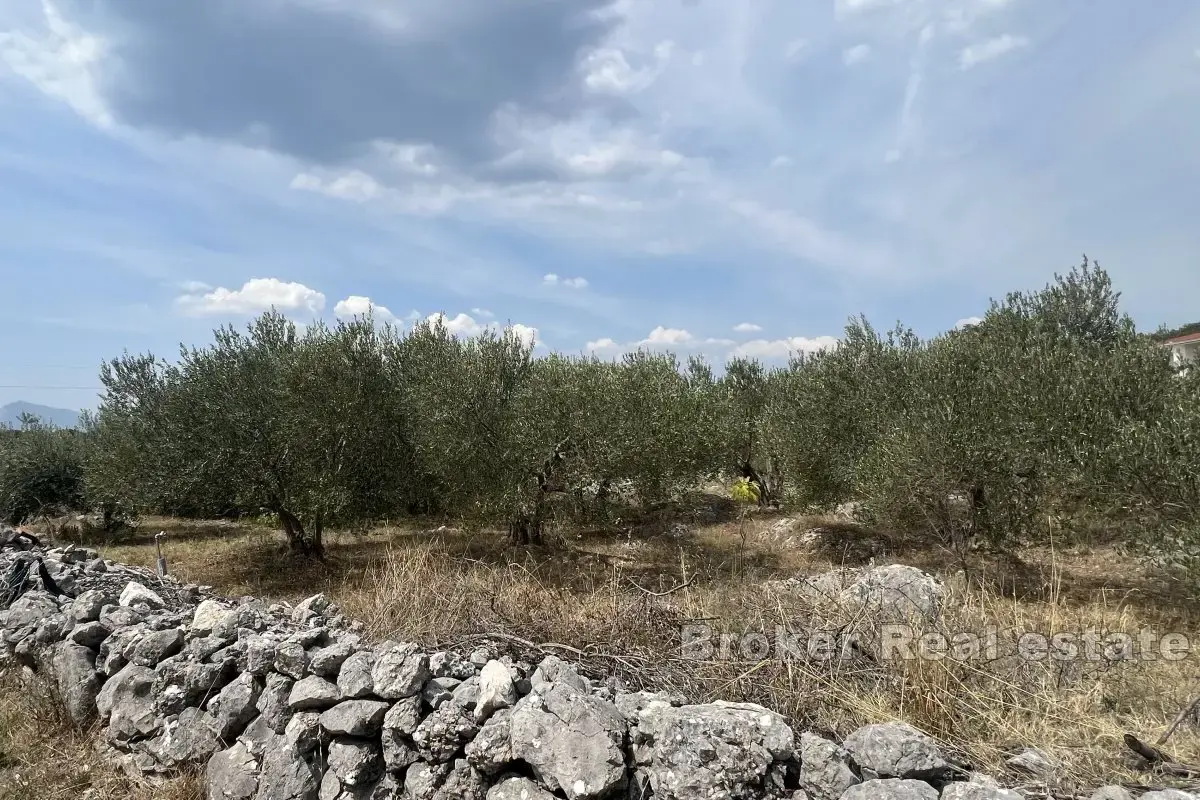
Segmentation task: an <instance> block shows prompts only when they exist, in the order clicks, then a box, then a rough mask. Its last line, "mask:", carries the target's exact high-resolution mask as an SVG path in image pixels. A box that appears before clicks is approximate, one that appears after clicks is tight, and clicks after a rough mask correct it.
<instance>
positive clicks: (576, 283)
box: [542, 272, 588, 289]
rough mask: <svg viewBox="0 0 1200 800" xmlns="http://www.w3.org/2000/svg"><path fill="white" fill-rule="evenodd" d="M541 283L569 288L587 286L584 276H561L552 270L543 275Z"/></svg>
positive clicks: (583, 287) (584, 287)
mask: <svg viewBox="0 0 1200 800" xmlns="http://www.w3.org/2000/svg"><path fill="white" fill-rule="evenodd" d="M542 283H544V284H546V285H547V286H566V287H568V288H570V289H586V288H587V287H588V282H587V279H586V278H563V277H560V276H558V275H556V274H555V273H553V272H551V273H548V274H547V275H545V276H543V277H542Z"/></svg>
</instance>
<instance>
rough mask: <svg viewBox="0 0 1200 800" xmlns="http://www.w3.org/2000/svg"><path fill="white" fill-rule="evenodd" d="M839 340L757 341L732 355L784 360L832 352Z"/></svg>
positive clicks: (794, 337) (793, 339) (827, 337)
mask: <svg viewBox="0 0 1200 800" xmlns="http://www.w3.org/2000/svg"><path fill="white" fill-rule="evenodd" d="M837 344H838V340H837V339H836V338H834V337H833V336H818V337H816V338H815V339H809V338H807V337H805V336H792V337H789V338H787V339H755V340H753V341H749V342H743V343H742V344H739V345H738V346H737V347H735V348H734V349H733V351H732V352H731V353H730V355H731V356H734V357H743V358H761V359H764V360H765V359H784V358H787V357H789V356H790V355H792V354H793V353H815V352H817V351H818V350H830V349H833V348H835V347H837Z"/></svg>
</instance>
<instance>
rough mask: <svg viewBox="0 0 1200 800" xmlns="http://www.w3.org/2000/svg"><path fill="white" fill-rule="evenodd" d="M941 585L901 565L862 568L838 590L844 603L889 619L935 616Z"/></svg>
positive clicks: (936, 580) (940, 600)
mask: <svg viewBox="0 0 1200 800" xmlns="http://www.w3.org/2000/svg"><path fill="white" fill-rule="evenodd" d="M944 596H945V588H944V587H943V586H942V583H941V582H940V581H939V580H938V579H937V578H935V577H933V576H932V575H930V574H928V573H926V572H922V571H921V570H919V569H917V568H916V567H909V566H906V565H904V564H888V565H886V566H882V567H875V568H873V569H867V570H864V571H863V572H862V573H861V574H859V576H858V577H857V578H856V579H855V580H854V582H853V583H851V584H850V585H849V586H847V587H846V588H845V589H843V590H842V592H841V595H840V597H841V600H842V602H843V603H846V604H848V605H849V604H857V605H860V606H863V607H865V608H867V609H868V610H869V611H871V612H873V613H876V614H879V615H881V616H882V617H884V618H886V619H890V620H911V619H916V618H922V617H924V618H929V619H935V618H937V617H938V616H939V615H940V614H941V606H942V600H943V598H944Z"/></svg>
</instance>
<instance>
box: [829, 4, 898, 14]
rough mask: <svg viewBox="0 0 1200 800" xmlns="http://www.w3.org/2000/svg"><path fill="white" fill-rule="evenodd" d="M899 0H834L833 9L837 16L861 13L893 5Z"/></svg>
mask: <svg viewBox="0 0 1200 800" xmlns="http://www.w3.org/2000/svg"><path fill="white" fill-rule="evenodd" d="M898 3H899V0H834V4H833V11H834V14H835V15H836V16H838V17H846V16H851V15H854V14H862V13H865V12H869V11H876V10H878V9H881V8H888V7H890V6H895V5H897V4H898Z"/></svg>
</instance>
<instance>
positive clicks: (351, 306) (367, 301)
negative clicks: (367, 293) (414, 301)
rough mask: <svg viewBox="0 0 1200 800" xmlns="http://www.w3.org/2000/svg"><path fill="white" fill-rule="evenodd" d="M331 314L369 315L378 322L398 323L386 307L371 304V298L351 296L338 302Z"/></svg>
mask: <svg viewBox="0 0 1200 800" xmlns="http://www.w3.org/2000/svg"><path fill="white" fill-rule="evenodd" d="M333 313H334V314H337V315H338V316H339V317H365V316H367V314H371V315H373V316H374V318H375V319H377V320H378V321H380V322H390V323H393V324H394V323H396V322H397V321H398V319H397V317H396V315H395V314H393V313H392V312H391V311H390V310H389V309H388V307H387V306H381V305H378V304H377V303H372V302H371V298H369V297H363V296H362V295H357V294H352V295H350V296H349V297H347V298H346V299H345V300H339V301H338V302H337V305H335V306H334V307H333Z"/></svg>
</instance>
